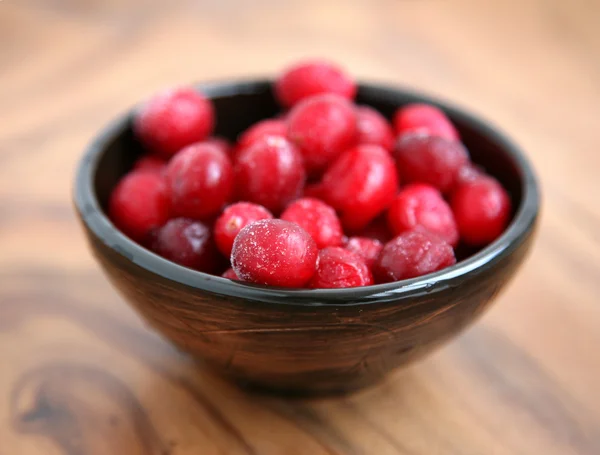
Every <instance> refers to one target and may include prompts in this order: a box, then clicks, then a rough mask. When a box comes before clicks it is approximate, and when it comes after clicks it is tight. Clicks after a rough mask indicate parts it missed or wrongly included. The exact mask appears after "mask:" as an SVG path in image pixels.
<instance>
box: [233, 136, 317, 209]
mask: <svg viewBox="0 0 600 455" xmlns="http://www.w3.org/2000/svg"><path fill="white" fill-rule="evenodd" d="M235 178H236V188H237V195H238V197H239V198H242V199H244V200H247V201H251V202H254V203H256V204H260V205H263V206H265V207H266V208H267V209H269V210H271V211H273V212H279V211H281V210H282V209H283V208H284V207H285V206H286V205H287V204H288V203H289V202H290V201H292V200H294V199H296V198H297V197H299V196H300V195H301V194H302V189H303V187H304V181H305V180H306V172H305V171H304V167H303V164H302V156H301V155H300V153H299V152H298V150H297V149H296V147H295V146H294V145H293V144H292V143H290V142H289V141H288V140H287V139H285V138H283V137H278V136H266V137H263V138H262V139H259V140H258V141H256V142H254V143H253V144H252V145H250V147H248V148H247V149H244V150H241V151H240V152H239V153H238V155H237V158H236V161H235Z"/></svg>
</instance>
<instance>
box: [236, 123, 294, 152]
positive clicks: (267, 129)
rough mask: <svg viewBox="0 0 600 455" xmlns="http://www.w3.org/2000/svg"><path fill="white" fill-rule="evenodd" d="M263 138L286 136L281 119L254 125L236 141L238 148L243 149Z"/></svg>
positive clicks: (284, 124) (285, 128)
mask: <svg viewBox="0 0 600 455" xmlns="http://www.w3.org/2000/svg"><path fill="white" fill-rule="evenodd" d="M265 136H283V137H285V136H287V124H286V122H285V120H281V119H266V120H261V121H260V122H257V123H255V124H254V125H252V126H251V127H250V128H248V129H247V130H246V131H244V132H243V133H242V134H241V135H240V137H239V139H238V148H240V149H244V148H247V147H248V146H250V145H252V144H253V143H254V142H256V141H257V140H259V139H262V138H263V137H265Z"/></svg>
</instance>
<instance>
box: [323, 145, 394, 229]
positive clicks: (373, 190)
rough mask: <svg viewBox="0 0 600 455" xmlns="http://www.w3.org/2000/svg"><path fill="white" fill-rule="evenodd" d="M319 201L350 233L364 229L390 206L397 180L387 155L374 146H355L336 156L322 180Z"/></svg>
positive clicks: (390, 159)
mask: <svg viewBox="0 0 600 455" xmlns="http://www.w3.org/2000/svg"><path fill="white" fill-rule="evenodd" d="M322 186H323V199H324V200H325V202H327V203H329V204H330V205H331V206H332V207H333V208H334V209H336V210H337V211H338V213H339V214H340V216H341V219H342V224H343V225H344V227H345V228H346V229H348V230H350V231H357V230H360V229H362V228H364V227H366V226H367V225H368V224H369V222H370V221H371V220H373V219H374V218H375V217H376V216H377V215H379V214H380V213H381V212H383V211H384V210H385V209H386V208H387V207H388V206H389V205H390V203H391V202H392V200H393V199H394V196H395V195H396V191H397V189H398V176H397V174H396V168H395V166H394V161H393V160H392V158H391V157H390V154H389V153H388V152H387V151H386V150H385V149H384V148H382V147H380V146H378V145H358V146H356V147H354V148H352V149H350V150H348V151H347V152H345V153H344V154H342V156H340V157H339V158H338V159H337V160H336V161H335V162H334V163H333V165H332V166H331V167H330V168H329V169H328V170H327V172H326V173H325V175H324V176H323V181H322Z"/></svg>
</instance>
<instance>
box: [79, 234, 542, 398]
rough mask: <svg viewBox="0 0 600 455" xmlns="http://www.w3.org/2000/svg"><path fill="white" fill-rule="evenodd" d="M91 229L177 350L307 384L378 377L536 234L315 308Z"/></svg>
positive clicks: (441, 335) (142, 309)
mask: <svg viewBox="0 0 600 455" xmlns="http://www.w3.org/2000/svg"><path fill="white" fill-rule="evenodd" d="M88 235H89V240H90V243H91V245H92V248H93V250H94V252H95V255H96V257H97V258H98V259H99V262H100V264H101V265H102V268H103V269H104V271H105V272H106V273H107V275H108V277H109V279H110V281H111V282H112V283H113V284H114V285H115V286H116V288H117V289H119V290H120V291H121V293H122V294H123V295H124V297H125V299H126V300H127V301H128V302H129V303H131V304H132V305H133V306H134V307H135V308H136V309H137V311H138V312H139V313H140V314H141V315H142V316H143V317H144V319H145V320H146V321H147V322H148V323H149V324H150V325H151V326H152V327H154V328H155V329H156V330H158V331H159V332H160V333H162V334H163V335H164V336H165V337H166V338H168V339H169V340H171V341H172V342H174V343H175V344H177V345H178V346H179V347H180V348H181V349H183V350H185V351H188V352H190V353H191V354H193V355H194V356H196V357H198V358H201V359H204V360H206V361H208V362H209V363H210V364H212V365H214V366H216V367H217V368H219V369H220V370H222V371H223V372H225V373H226V374H228V375H230V376H233V377H234V378H235V379H238V380H243V381H249V382H250V383H254V384H257V385H260V386H262V387H268V388H272V389H280V390H289V391H301V392H302V391H303V392H310V393H329V392H334V391H336V392H339V391H342V390H352V389H356V388H360V387H363V386H366V385H369V384H372V383H375V382H377V381H379V380H380V379H381V378H382V377H383V376H384V375H385V374H386V373H387V372H389V371H390V370H392V369H394V368H396V367H398V366H400V365H403V364H405V363H407V362H409V361H412V360H415V359H417V358H419V357H421V356H422V355H424V354H426V353H427V352H429V351H431V350H432V349H433V348H435V347H436V346H438V345H439V344H440V343H442V342H444V341H445V340H447V339H449V338H450V337H452V336H454V335H456V334H457V333H458V332H460V331H461V330H462V329H463V328H465V327H466V326H467V325H468V324H469V323H471V322H472V321H473V320H474V319H475V318H476V317H477V316H478V315H479V314H481V312H482V311H483V310H484V309H485V308H486V307H487V306H488V305H489V304H490V302H491V300H492V299H493V297H494V296H495V295H496V294H497V293H498V292H499V291H500V290H501V289H502V287H503V286H504V285H505V284H506V282H507V281H508V280H509V278H510V277H511V276H512V275H513V274H514V273H515V271H516V270H517V268H518V266H519V264H520V263H521V261H522V259H523V256H524V255H525V253H526V251H527V249H528V248H529V245H530V242H531V238H532V236H529V237H528V238H527V239H526V240H525V242H524V243H522V244H521V245H520V246H519V248H518V249H517V250H516V251H515V252H514V253H513V254H512V255H509V256H507V257H505V258H504V259H503V260H502V261H501V262H500V263H498V264H495V265H494V266H493V267H489V268H484V269H481V270H480V271H479V272H478V273H475V274H473V275H470V276H469V277H468V279H465V280H464V281H461V282H460V283H456V286H453V287H448V288H444V289H435V288H434V289H432V291H431V292H430V293H423V294H422V295H421V296H417V297H414V296H413V297H409V298H400V299H398V300H397V301H395V302H387V303H382V304H377V303H372V304H369V305H335V306H334V305H331V306H328V305H321V306H314V307H310V306H293V305H278V304H272V303H260V302H248V301H246V300H244V299H240V298H232V297H227V296H222V295H216V294H211V293H208V292H204V293H199V292H198V290H197V289H194V288H189V287H187V286H185V285H181V284H178V283H174V282H173V281H170V280H167V279H165V278H163V277H161V276H160V275H156V274H153V273H151V272H149V271H148V270H145V269H143V268H141V267H139V266H138V265H136V264H134V263H133V262H131V261H129V260H128V259H126V258H124V257H123V256H122V255H120V254H118V253H115V252H114V251H113V250H112V249H111V248H108V247H107V246H106V245H105V244H104V243H102V242H100V241H98V240H97V238H96V237H95V236H94V235H93V234H92V233H91V232H90V231H88Z"/></svg>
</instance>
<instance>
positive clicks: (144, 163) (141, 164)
mask: <svg viewBox="0 0 600 455" xmlns="http://www.w3.org/2000/svg"><path fill="white" fill-rule="evenodd" d="M166 168H167V162H166V161H165V160H164V159H162V158H161V157H159V156H156V155H144V156H142V157H140V158H138V160H137V161H136V162H135V164H134V165H133V170H134V171H150V172H158V173H161V172H164V170H165V169H166Z"/></svg>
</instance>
